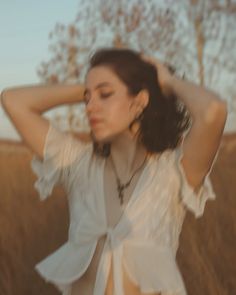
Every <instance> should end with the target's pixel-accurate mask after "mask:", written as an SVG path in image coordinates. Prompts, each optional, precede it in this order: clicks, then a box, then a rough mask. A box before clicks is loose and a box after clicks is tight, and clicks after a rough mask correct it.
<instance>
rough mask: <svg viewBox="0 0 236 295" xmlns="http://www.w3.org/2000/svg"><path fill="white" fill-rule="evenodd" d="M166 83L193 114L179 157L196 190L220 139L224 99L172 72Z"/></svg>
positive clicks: (224, 116) (222, 127)
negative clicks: (181, 153)
mask: <svg viewBox="0 0 236 295" xmlns="http://www.w3.org/2000/svg"><path fill="white" fill-rule="evenodd" d="M167 81H168V82H167ZM165 87H166V89H168V91H169V92H171V93H173V94H174V95H176V96H177V97H178V98H179V99H180V100H181V101H182V102H183V103H184V104H185V105H186V107H187V109H188V111H189V113H190V115H191V117H192V126H191V128H190V130H189V132H188V134H187V135H186V137H185V140H184V142H183V157H182V160H181V161H182V165H183V168H184V170H185V173H186V177H187V179H188V182H189V183H190V184H191V185H192V187H193V188H194V189H195V191H196V192H198V188H200V186H201V184H202V181H203V180H204V177H205V175H206V174H207V172H208V171H209V169H210V168H211V165H212V163H213V160H214V158H215V155H216V153H217V150H218V148H219V145H220V142H221V137H222V134H223V130H224V126H225V122H226V118H227V103H226V102H225V101H223V100H222V99H221V98H220V97H219V96H218V95H217V94H216V93H214V92H213V91H211V90H208V89H206V88H205V87H202V86H198V85H196V84H194V83H192V82H189V81H185V80H181V79H178V78H176V77H175V76H171V77H169V80H166V84H165Z"/></svg>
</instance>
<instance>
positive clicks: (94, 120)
mask: <svg viewBox="0 0 236 295" xmlns="http://www.w3.org/2000/svg"><path fill="white" fill-rule="evenodd" d="M89 123H90V125H91V126H95V125H97V124H99V123H101V120H100V119H90V120H89Z"/></svg>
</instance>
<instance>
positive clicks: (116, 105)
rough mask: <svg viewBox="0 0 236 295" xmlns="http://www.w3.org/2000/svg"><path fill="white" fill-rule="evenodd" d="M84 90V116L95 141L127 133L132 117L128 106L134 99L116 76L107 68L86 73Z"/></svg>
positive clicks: (103, 67) (98, 67)
mask: <svg viewBox="0 0 236 295" xmlns="http://www.w3.org/2000/svg"><path fill="white" fill-rule="evenodd" d="M85 88H86V89H85V94H84V99H85V102H86V113H87V116H88V120H89V123H90V127H91V130H92V133H93V136H94V137H95V139H96V141H98V142H106V141H111V140H112V139H114V138H115V137H116V136H117V135H120V134H122V133H124V132H129V125H130V123H131V122H132V121H133V120H134V118H135V115H136V114H135V110H133V108H132V107H131V106H132V105H133V103H134V97H133V96H131V95H129V94H128V88H127V86H126V85H125V84H124V83H123V82H122V81H121V80H120V79H119V77H118V76H117V75H116V74H115V73H114V72H113V71H112V70H111V69H110V68H109V67H106V66H97V67H94V68H92V69H91V70H90V71H89V72H88V74H87V77H86V81H85Z"/></svg>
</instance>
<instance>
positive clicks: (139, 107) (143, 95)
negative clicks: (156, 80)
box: [130, 89, 149, 118]
mask: <svg viewBox="0 0 236 295" xmlns="http://www.w3.org/2000/svg"><path fill="white" fill-rule="evenodd" d="M148 102H149V93H148V91H147V90H146V89H142V90H140V92H139V93H138V94H137V95H136V97H135V98H134V99H133V100H132V103H131V108H130V110H132V113H133V116H134V118H137V117H138V116H139V115H140V114H141V113H142V112H143V110H144V109H145V107H146V106H147V104H148Z"/></svg>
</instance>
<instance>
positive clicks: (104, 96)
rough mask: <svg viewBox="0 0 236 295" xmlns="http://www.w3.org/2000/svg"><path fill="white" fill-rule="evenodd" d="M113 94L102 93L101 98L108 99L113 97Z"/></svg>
mask: <svg viewBox="0 0 236 295" xmlns="http://www.w3.org/2000/svg"><path fill="white" fill-rule="evenodd" d="M112 94H113V93H112V92H109V93H101V94H100V96H101V97H102V98H107V97H109V96H111V95H112Z"/></svg>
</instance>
